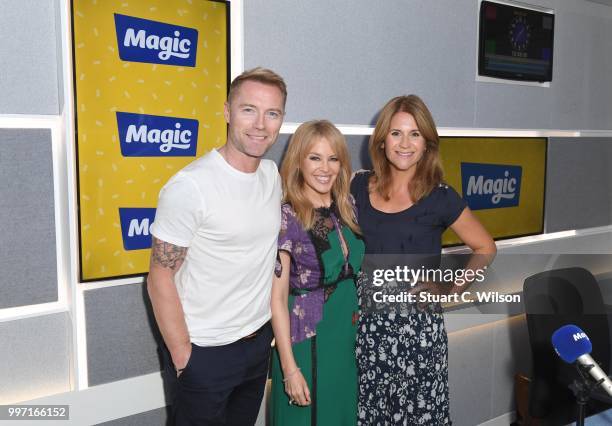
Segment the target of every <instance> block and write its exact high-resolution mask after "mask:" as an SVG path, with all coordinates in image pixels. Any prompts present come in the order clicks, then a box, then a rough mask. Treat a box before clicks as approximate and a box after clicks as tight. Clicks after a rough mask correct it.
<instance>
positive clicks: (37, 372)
mask: <svg viewBox="0 0 612 426" xmlns="http://www.w3.org/2000/svg"><path fill="white" fill-rule="evenodd" d="M71 329H72V328H71V325H70V319H69V317H68V314H67V313H58V314H52V315H44V316H40V317H34V318H26V319H19V320H14V321H5V322H0V342H2V345H1V346H0V360H2V362H0V377H1V378H2V379H1V380H0V404H10V403H14V402H20V401H27V400H30V399H34V398H37V397H42V396H46V395H50V394H55V393H62V392H68V391H69V390H70V361H69V360H70V358H71V340H72V339H71V337H70V336H71V335H70V330H71Z"/></svg>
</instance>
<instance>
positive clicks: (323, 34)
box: [244, 0, 478, 126]
mask: <svg viewBox="0 0 612 426" xmlns="http://www.w3.org/2000/svg"><path fill="white" fill-rule="evenodd" d="M477 7H478V2H476V1H455V0H436V1H422V0H405V1H376V2H373V1H367V0H334V1H329V0H311V1H300V0H249V1H245V2H244V33H245V36H244V52H245V53H244V58H245V68H250V67H254V66H258V65H261V66H266V67H270V68H272V69H274V70H275V71H277V72H279V73H280V74H281V75H282V76H283V77H284V78H285V79H286V82H287V85H288V93H289V94H288V98H287V121H294V122H302V121H307V120H311V119H316V118H327V119H329V120H331V121H333V122H334V123H343V124H371V123H373V122H374V119H375V116H376V115H377V114H378V111H379V110H380V108H382V106H383V105H384V104H385V102H387V101H388V100H389V99H390V98H392V97H393V96H397V95H401V94H409V93H416V94H418V95H420V96H421V97H422V98H423V99H424V100H425V102H426V103H427V104H428V105H429V106H430V108H431V110H432V111H433V115H434V118H435V119H436V120H437V122H438V124H439V125H441V126H471V124H472V123H473V119H474V86H475V84H476V83H475V72H476V39H475V37H476V35H477V29H476V25H477Z"/></svg>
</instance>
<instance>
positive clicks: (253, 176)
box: [151, 149, 281, 346]
mask: <svg viewBox="0 0 612 426" xmlns="http://www.w3.org/2000/svg"><path fill="white" fill-rule="evenodd" d="M280 201H281V184H280V176H279V175H278V170H277V168H276V164H274V162H272V161H270V160H261V162H260V163H259V167H258V168H257V171H256V172H255V173H243V172H241V171H239V170H236V169H235V168H233V167H232V166H230V165H229V164H228V163H227V162H226V161H225V159H224V158H223V157H222V156H221V154H219V152H217V150H214V149H213V150H212V151H211V152H209V153H208V154H206V155H204V156H203V157H201V158H200V159H198V160H196V161H194V162H193V163H191V164H190V165H188V166H187V167H185V168H184V169H182V170H181V171H179V172H178V173H177V174H176V175H174V176H173V177H172V178H170V180H169V181H168V183H166V185H165V186H164V187H163V188H162V190H161V192H160V195H159V203H158V206H157V212H156V215H155V222H154V223H153V226H152V228H151V231H152V234H153V235H154V236H155V237H156V238H158V239H160V240H162V241H165V242H167V243H170V244H174V245H177V246H181V247H189V249H188V250H187V256H186V258H185V261H184V263H183V265H182V266H181V267H180V269H179V270H178V272H177V273H176V275H175V283H176V286H177V290H178V294H179V297H180V300H181V303H182V305H183V310H184V312H185V321H186V323H187V329H188V330H189V335H190V338H191V341H192V342H193V343H195V344H196V345H198V346H220V345H225V344H228V343H232V342H235V341H236V340H239V339H240V338H242V337H244V336H247V335H249V334H251V333H252V332H254V331H255V330H257V329H258V328H260V327H261V326H262V325H263V324H265V322H266V321H268V320H269V319H270V316H271V315H270V292H271V287H272V274H273V273H274V262H275V259H276V244H277V238H278V232H279V230H280Z"/></svg>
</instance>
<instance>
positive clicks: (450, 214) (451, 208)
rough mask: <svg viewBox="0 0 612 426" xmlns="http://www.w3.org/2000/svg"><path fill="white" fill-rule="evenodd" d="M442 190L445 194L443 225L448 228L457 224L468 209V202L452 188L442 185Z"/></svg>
mask: <svg viewBox="0 0 612 426" xmlns="http://www.w3.org/2000/svg"><path fill="white" fill-rule="evenodd" d="M440 189H441V190H442V192H443V193H444V197H442V223H443V224H444V226H445V227H446V228H448V227H449V226H451V225H452V224H453V223H455V221H456V220H457V218H458V217H459V215H461V213H462V212H463V210H464V209H465V208H466V207H467V202H466V201H465V200H464V199H463V198H461V195H459V194H458V193H457V191H455V189H454V188H453V187H452V186H448V185H442V186H441V188H440Z"/></svg>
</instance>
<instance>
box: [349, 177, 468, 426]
mask: <svg viewBox="0 0 612 426" xmlns="http://www.w3.org/2000/svg"><path fill="white" fill-rule="evenodd" d="M370 176H371V172H365V173H358V174H357V175H356V176H355V178H354V179H353V181H352V183H351V193H352V194H353V196H354V197H355V201H356V207H357V212H358V217H359V225H360V227H361V230H362V232H363V235H364V240H365V243H366V254H384V255H398V254H404V255H407V254H417V255H421V254H427V255H436V256H439V255H440V252H441V245H442V244H441V240H442V233H443V232H444V231H445V230H446V229H447V228H448V227H449V226H450V225H452V224H453V222H454V221H455V220H457V218H458V217H459V215H460V214H461V213H462V212H463V210H464V209H465V207H466V202H465V201H464V200H463V199H462V198H461V196H459V194H458V193H457V192H456V191H455V190H454V189H453V188H451V187H450V186H448V185H444V184H440V185H439V186H438V187H437V188H434V189H433V191H432V192H431V193H430V194H429V195H427V196H425V197H424V198H423V199H421V200H420V201H419V202H418V203H416V204H414V205H412V206H411V207H410V208H408V209H406V210H403V211H401V212H397V213H384V212H381V211H379V210H376V209H375V208H374V207H373V206H372V204H371V203H370V198H369V193H368V179H369V177H370ZM360 287H361V288H359V289H358V291H359V292H360V293H363V294H362V296H363V297H364V298H365V297H367V296H366V295H365V293H367V287H368V285H367V284H364V285H363V286H360ZM361 303H362V308H363V306H364V305H363V303H364V299H362V300H361ZM439 310H440V307H439V305H438V306H432V305H430V306H429V311H426V312H419V313H412V311H410V312H411V313H407V314H405V315H399V314H395V313H392V312H390V313H386V312H385V313H372V314H367V315H364V314H363V313H362V315H361V317H360V320H359V326H358V330H357V349H356V355H357V366H358V371H359V402H358V424H360V425H368V426H370V425H372V426H374V425H408V426H412V425H432V426H434V425H435V426H438V425H450V424H451V420H450V415H449V396H448V339H447V336H446V329H445V327H444V317H443V315H442V314H441V313H440V312H439Z"/></svg>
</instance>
